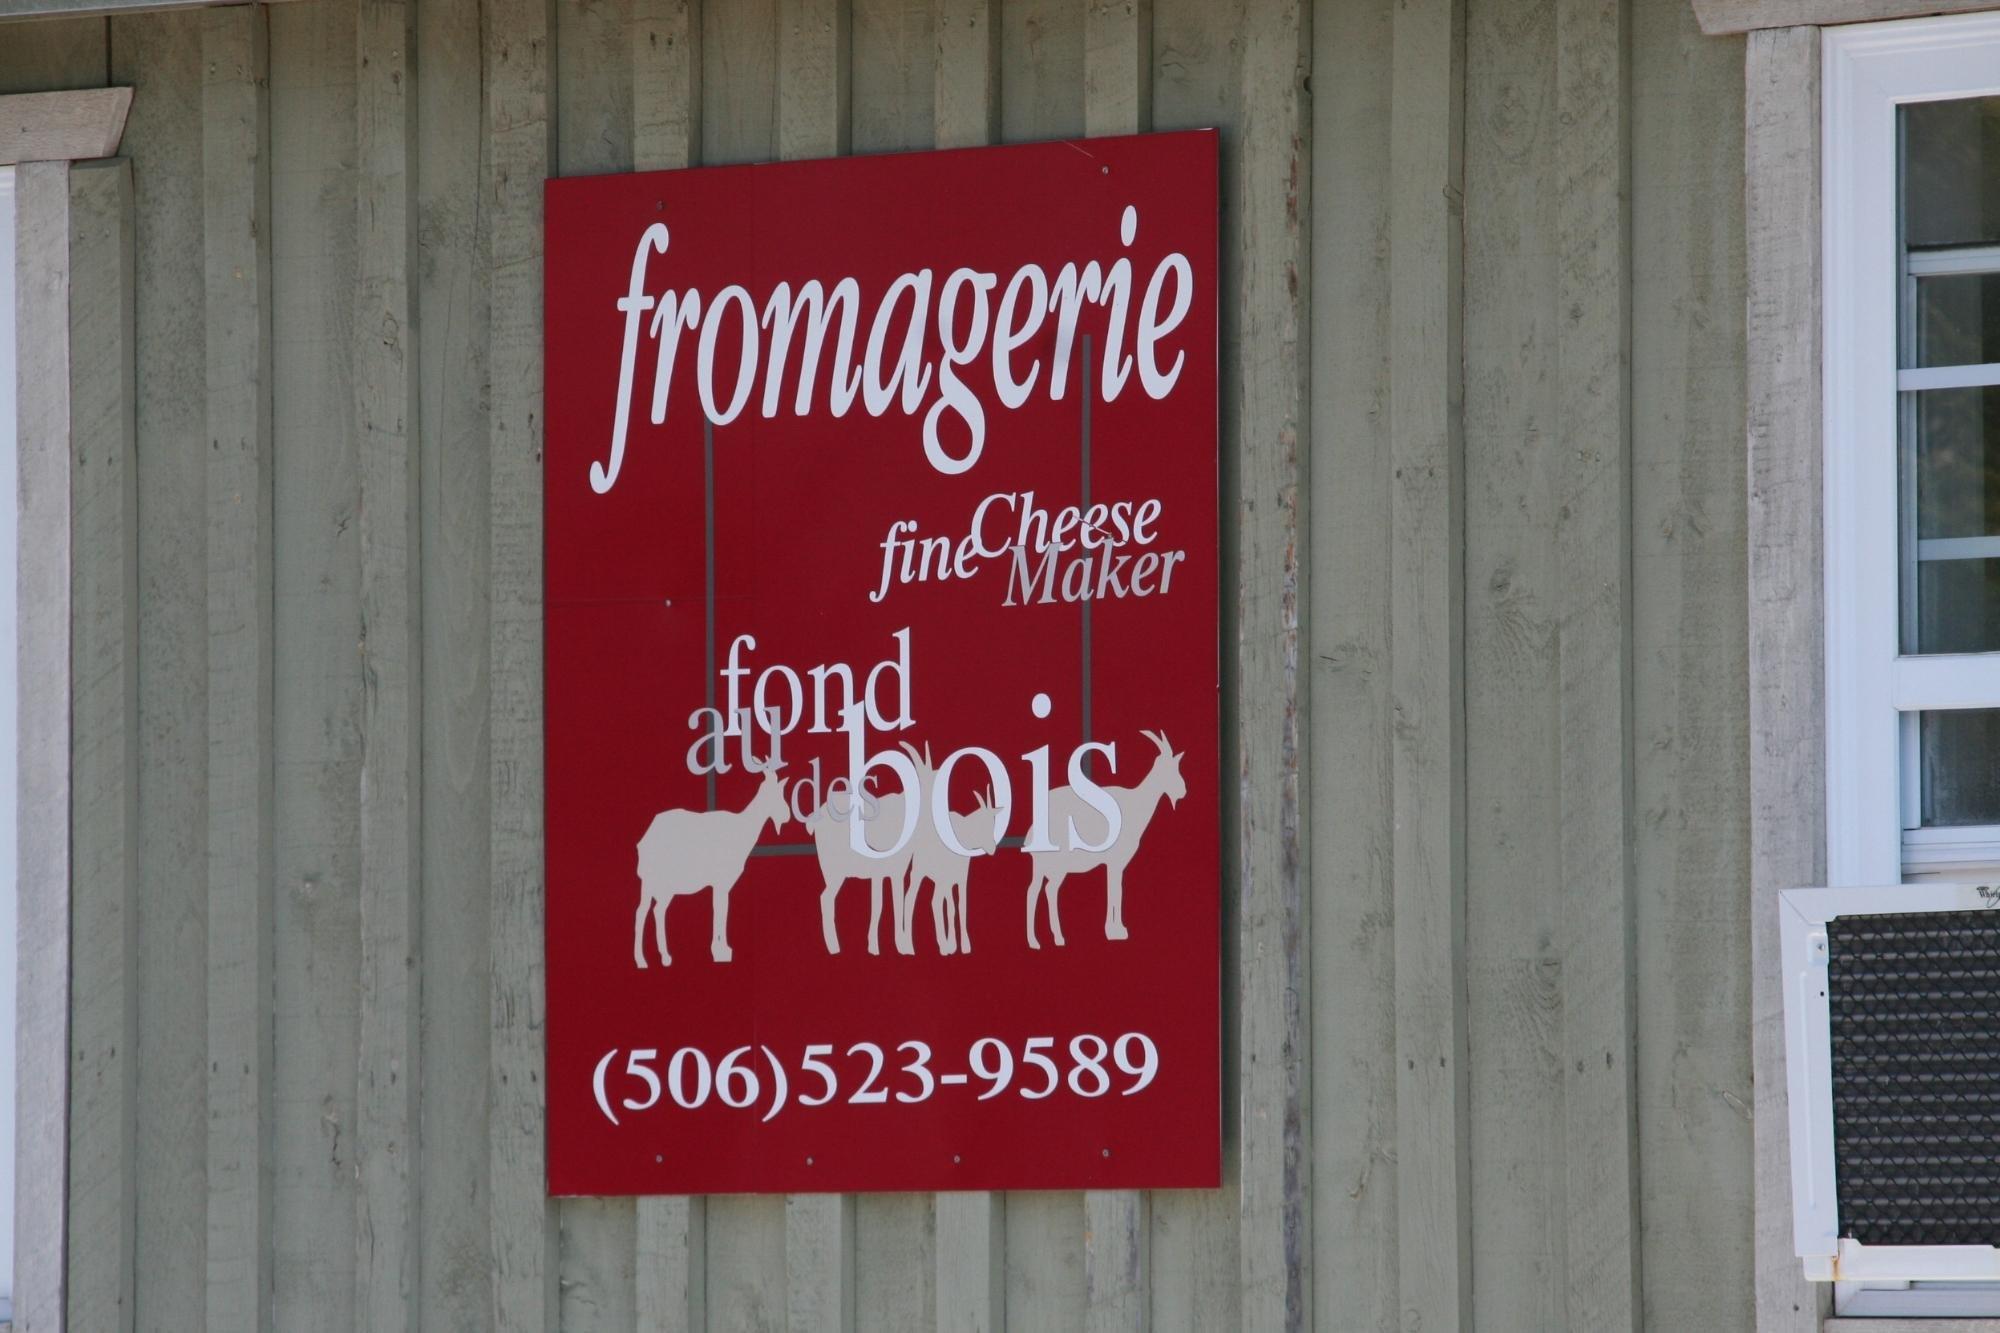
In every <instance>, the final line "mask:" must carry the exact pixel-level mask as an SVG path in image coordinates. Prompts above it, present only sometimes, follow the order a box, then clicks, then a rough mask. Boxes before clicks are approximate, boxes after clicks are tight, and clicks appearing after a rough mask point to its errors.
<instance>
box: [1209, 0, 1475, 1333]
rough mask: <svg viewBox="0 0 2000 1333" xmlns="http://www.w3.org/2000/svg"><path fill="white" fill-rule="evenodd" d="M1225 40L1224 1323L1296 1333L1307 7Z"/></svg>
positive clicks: (1308, 1272)
mask: <svg viewBox="0 0 2000 1333" xmlns="http://www.w3.org/2000/svg"><path fill="white" fill-rule="evenodd" d="M1239 34H1240V35H1239V36H1238V38H1237V41H1238V42H1239V43H1240V50H1241V53H1242V54H1241V62H1242V63H1241V68H1242V69H1243V70H1246V71H1254V73H1253V74H1250V75H1248V76H1246V77H1244V78H1243V79H1242V80H1241V84H1240V87H1239V89H1238V92H1237V99H1238V100H1237V106H1236V126H1237V129H1236V133H1235V135H1234V136H1233V138H1230V139H1225V141H1224V144H1225V147H1224V153H1223V163H1224V171H1225V181H1226V185H1225V196H1224V202H1223V209H1224V216H1225V217H1230V216H1233V217H1234V219H1235V224H1234V226H1233V227H1229V228H1226V229H1225V231H1224V233H1223V235H1224V242H1223V244H1224V247H1225V258H1224V261H1223V272H1224V274H1225V275H1229V274H1234V277H1235V281H1234V284H1233V285H1234V292H1233V293H1232V295H1233V297H1234V300H1233V302H1232V304H1233V305H1234V310H1233V311H1232V312H1230V313H1229V314H1226V315H1225V316H1224V318H1223V329H1224V330H1225V333H1224V344H1223V346H1224V352H1223V355H1224V357H1225V358H1229V357H1231V356H1232V355H1233V358H1234V364H1233V366H1228V368H1227V369H1226V370H1225V374H1224V383H1225V385H1226V384H1227V383H1228V381H1229V379H1230V378H1231V377H1234V378H1235V380H1236V383H1237V385H1238V388H1237V389H1236V391H1235V392H1234V393H1233V394H1232V393H1231V392H1230V391H1229V390H1228V389H1227V388H1226V387H1225V389H1224V392H1223V402H1224V404H1225V411H1230V412H1231V413H1232V419H1230V420H1228V421H1227V422H1226V424H1225V425H1224V428H1223V441H1224V454H1225V457H1224V460H1223V464H1222V470H1223V476H1224V478H1225V479H1226V480H1225V484H1224V486H1223V490H1222V514H1223V517H1222V523H1223V528H1222V531H1223V533H1224V534H1225V543H1226V544H1227V538H1228V534H1230V533H1231V531H1232V529H1233V532H1234V536H1235V541H1234V543H1233V545H1234V548H1235V549H1234V557H1235V558H1234V563H1233V569H1232V573H1233V575H1234V580H1233V581H1234V587H1233V588H1230V589H1229V591H1228V592H1226V593H1225V597H1227V598H1228V601H1229V604H1232V605H1233V606H1234V608H1235V612H1236V624H1235V627H1234V628H1235V640H1234V642H1233V643H1232V642H1229V641H1227V640H1225V642H1224V645H1223V657H1224V661H1225V664H1226V665H1225V667H1224V673H1223V681H1224V688H1223V716H1224V717H1225V718H1232V719H1233V723H1234V725H1233V726H1232V725H1230V723H1229V722H1225V724H1224V728H1223V736H1224V738H1225V739H1224V747H1225V748H1224V755H1225V764H1227V763H1228V762H1230V761H1232V760H1233V762H1234V765H1235V776H1234V778H1233V780H1231V779H1229V778H1227V777H1225V782H1227V783H1228V784H1229V785H1231V786H1234V787H1235V788H1236V792H1237V794H1238V804H1237V807H1236V810H1235V816H1236V818H1235V820H1234V829H1235V832H1236V838H1235V846H1234V851H1235V866H1234V867H1233V869H1234V871H1235V876H1234V878H1235V887H1236V899H1237V901H1236V906H1237V915H1236V931H1237V936H1236V958H1237V964H1236V969H1235V970H1236V973H1237V976H1236V979H1235V985H1236V1015H1235V1016H1236V1049H1237V1062H1238V1068H1239V1072H1238V1075H1237V1079H1236V1089H1235V1096H1236V1098H1237V1123H1238V1150H1237V1158H1236V1163H1235V1165H1236V1168H1237V1170H1236V1173H1235V1174H1236V1188H1237V1210H1238V1215H1239V1217H1240V1218H1241V1238H1240V1243H1239V1246H1238V1250H1237V1261H1238V1268H1237V1277H1238V1281H1239V1283H1240V1285H1241V1291H1240V1302H1241V1303H1240V1305H1239V1308H1238V1319H1237V1324H1238V1326H1239V1327H1242V1328H1257V1329H1303V1328H1310V1327H1311V1326H1312V1322H1313V1271H1312V1261H1311V1257H1310V1256H1311V1254H1312V1132H1311V1119H1312V1117H1311V1107H1310V1094H1311V1087H1312V1037H1311V1015H1312V950H1311V942H1312V849H1311V832H1310V828H1309V826H1308V818H1309V816H1308V814H1307V812H1308V811H1310V810H1311V808H1312V800H1311V793H1310V786H1311V781H1310V767H1309V765H1308V763H1307V758H1306V738H1307V737H1308V736H1309V735H1310V730H1311V729H1310V723H1309V712H1310V708H1309V705H1310V693H1311V687H1310V679H1311V676H1310V669H1309V667H1308V666H1307V665H1306V663H1307V662H1308V661H1309V654H1308V652H1307V650H1306V648H1305V644H1306V633H1305V630H1304V626H1303V624H1302V622H1301V619H1300V615H1301V610H1302V608H1303V607H1305V606H1306V605H1308V604H1309V601H1310V593H1311V590H1310V587H1309V582H1310V570H1311V567H1312V565H1311V555H1310V552H1309V550H1308V543H1309V542H1310V540H1311V525H1310V522H1309V507H1310V498H1309V497H1310V490H1311V458H1312V449H1311V442H1310V434H1311V420H1310V417H1309V409H1308V404H1309V403H1310V401H1311V371H1310V366H1311V358H1310V357H1309V356H1306V355H1303V354H1302V349H1304V348H1306V347H1308V346H1309V345H1310V342H1311V337H1312V324H1311V309H1310V307H1311V300H1310V292H1311V290H1312V242H1311V227H1310V217H1309V215H1310V212H1311V173H1312V111H1311V98H1310V96H1309V94H1308V93H1307V91H1306V88H1307V83H1308V80H1309V78H1310V75H1311V73H1312V7H1311V6H1310V5H1308V4H1306V3H1304V2H1303V0H1284V2H1282V3H1272V4H1258V5H1251V6H1248V7H1247V8H1246V10H1245V13H1244V17H1243V19H1242V20H1241V26H1240V29H1239ZM1223 281H1224V282H1225V284H1227V283H1229V281H1230V279H1229V277H1227V276H1225V278H1224V279H1223ZM1224 290H1225V291H1228V290H1229V288H1228V287H1227V286H1225V288H1224ZM1232 343H1233V344H1234V345H1233V347H1232V346H1231V344H1232ZM1225 365H1228V363H1227V361H1225ZM1231 479H1233V481H1234V485H1233V486H1232V485H1230V484H1228V481H1229V480H1231ZM1227 558H1228V557H1225V559H1227ZM1232 661H1233V665H1234V670H1231V669H1230V667H1229V665H1227V664H1228V663H1231V662H1232ZM1232 687H1233V688H1232ZM1232 741H1233V742H1234V751H1235V752H1234V754H1233V755H1231V754H1230V753H1229V745H1230V742H1232ZM1224 771H1225V774H1226V773H1227V772H1228V769H1227V768H1226V767H1225V770H1224ZM1230 826H1231V824H1230V821H1229V819H1228V818H1227V816H1225V819H1224V827H1225V829H1227V828H1229V827H1230ZM1227 845H1228V844H1227V843H1225V846H1227ZM1227 873H1228V872H1227V871H1225V874H1227ZM1226 975H1227V974H1226V973H1225V976H1226ZM1224 984H1225V985H1227V984H1228V983H1227V981H1225V983H1224ZM1443 1326H1444V1325H1442V1324H1439V1325H1436V1327H1443ZM1425 1327H1427V1328H1428V1327H1432V1325H1430V1324H1428V1323H1427V1324H1426V1325H1425Z"/></svg>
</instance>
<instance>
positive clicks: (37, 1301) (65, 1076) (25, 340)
mask: <svg viewBox="0 0 2000 1333" xmlns="http://www.w3.org/2000/svg"><path fill="white" fill-rule="evenodd" d="M69 176H70V168H69V164H68V163H66V162H35V163H29V164H27V165H25V166H22V167H21V168H19V169H18V170H17V171H16V172H15V173H14V237H15V240H14V257H13V264H14V319H15V325H14V330H15V349H16V350H15V362H14V377H15V378H14V384H15V397H14V403H15V411H16V413H17V415H16V418H15V424H16V432H17V434H16V440H17V445H16V448H17V450H18V453H19V459H18V469H19V471H18V474H17V475H18V477H19V483H20V492H19V506H20V508H19V511H18V512H19V516H20V530H19V534H18V545H17V547H16V550H17V552H18V555H19V565H18V571H17V575H16V584H15V586H16V589H17V593H18V597H19V601H18V604H17V606H18V613H19V625H20V641H19V645H18V652H19V675H18V676H17V678H16V679H17V680H18V682H19V689H20V703H19V718H20V727H19V731H18V732H17V733H16V736H17V744H18V745H19V747H20V751H19V754H18V756H17V757H16V763H17V764H18V768H17V769H16V786H15V792H16V810H17V820H18V822H17V824H16V834H15V836H16V855H17V857H18V861H17V870H18V879H17V881H16V882H17V885H18V895H19V896H18V898H17V900H16V901H17V906H16V917H15V923H16V924H15V937H16V940H17V941H18V943H17V951H16V958H17V960H18V961H17V964H16V967H17V971H16V973H15V987H16V989H15V994H16V996H17V1000H16V1007H15V1013H14V1032H15V1046H14V1060H15V1077H16V1079H17V1080H18V1081H17V1082H16V1083H15V1086H14V1110H15V1120H14V1172H15V1174H14V1268H13V1278H14V1292H13V1296H14V1323H15V1325H16V1326H17V1327H18V1328H20V1329H21V1330H22V1333H30V1330H32V1333H56V1331H57V1330H59V1329H62V1328H64V1327H65V1326H66V1325H65V1322H64V1321H65V1319H66V1317H67V1311H66V1291H67V1286H66V1284H67V1276H68V1273H67V1266H66V1258H65V1246H66V1242H67V1238H68V1221H69V1218H68V1194H67V1190H66V1188H65V1178H66V1175H67V1171H68V1165H69V1134H68V1126H67V1123H66V1114H67V1110H68V1099H69V993H70V872H71V863H70V839H69V832H70V778H71V769H70V762H71V756H70V723H69V716H70V697H71V696H70V608H69V598H70V587H71V582H70V580H71V571H70V495H69V487H70V430H71V421H70V400H69V387H70V374H69V370H70V345H69V318H70V294H69V246H70V217H69V213H70V192H69Z"/></svg>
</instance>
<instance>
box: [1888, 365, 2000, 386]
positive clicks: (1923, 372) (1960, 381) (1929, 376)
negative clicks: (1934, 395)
mask: <svg viewBox="0 0 2000 1333" xmlns="http://www.w3.org/2000/svg"><path fill="white" fill-rule="evenodd" d="M1989 384H2000V361H1989V362H1987V363H1986V364H1985V365H1974V366H1923V367H1920V368H1918V369H1914V370H1899V371H1897V372H1896V387H1897V388H1898V389H1901V390H1902V391H1903V392H1904V393H1912V392H1917V391H1920V390H1923V389H1980V388H1984V387H1986V386H1987V385H1989Z"/></svg>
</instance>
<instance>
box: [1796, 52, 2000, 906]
mask: <svg viewBox="0 0 2000 1333" xmlns="http://www.w3.org/2000/svg"><path fill="white" fill-rule="evenodd" d="M1821 51H1822V62H1823V65H1822V78H1823V82H1822V85H1821V86H1822V88H1823V90H1824V94H1823V112H1822V114H1823V117H1824V119H1823V121H1822V136H1821V151H1822V163H1821V166H1822V172H1823V174H1822V178H1821V179H1822V191H1823V192H1822V201H1823V208H1822V214H1821V216H1822V228H1823V237H1822V239H1823V244H1824V252H1823V253H1824V265H1825V266H1824V269H1823V271H1822V278H1821V294H1822V301H1821V305H1822V310H1823V312H1824V320H1825V325H1824V337H1825V343H1824V353H1823V354H1824V371H1825V373H1824V376H1823V383H1824V409H1825V412H1824V419H1823V421H1824V438H1825V447H1826V470H1825V488H1826V491H1825V505H1826V509H1825V514H1826V528H1825V548H1824V549H1825V589H1824V592H1825V598H1826V603H1825V605H1826V620H1825V624H1826V745H1827V754H1826V786H1827V791H1826V802H1827V879H1828V883H1830V884H1833V885H1861V884H1882V883H1896V882H1900V881H1902V880H1904V879H1905V878H1906V877H1907V876H1908V875H1910V874H1923V873H1949V872H1955V871H1965V870H1969V869H1974V868H1989V869H1990V868H1992V867H1994V866H1996V865H2000V825H1994V826H1990V827H1984V828H1951V829H1915V828H1909V827H1908V826H1910V825H1914V824H1915V823H1916V822H1917V821H1916V818H1915V815H1916V804H1917V802H1916V795H1917V793H1916V783H1917V777H1918V771H1917V757H1916V726H1915V715H1916V714H1917V713H1918V712H1920V711H1935V710H1948V709H1960V708H2000V653H1963V654H1929V655H1924V656H1904V655H1903V654H1902V653H1901V637H1902V635H1901V628H1902V627H1901V610H1900V608H1901V605H1902V598H1901V595H1900V594H1901V589H1900V584H1901V580H1902V569H1903V561H1902V559H1901V552H1900V549H1899V542H1900V539H1901V538H1900V531H1901V530H1900V527H1899V524H1898V503H1899V500H1898V497H1899V494H1900V493H1901V488H1900V487H1899V485H1898V477H1897V472H1898V466H1899V458H1900V450H1899V448H1898V441H1899V439H1900V422H1899V419H1898V415H1899V412H1900V410H1901V408H1900V403H1899V399H1898V397H1897V394H1898V390H1899V389H1904V388H1909V389H1914V388H1919V387H1923V386H1926V385H1933V384H1935V385H1939V386H1942V385H1944V384H1947V383H1959V382H1972V381H1975V380H1980V376H1979V375H1977V374H1973V375H1970V376H1968V373H1967V372H1966V371H1965V370H1963V369H1958V368H1952V369H1947V370H1943V371H1939V370H1924V371H1906V370H1900V369H1899V349H1898V344H1899V336H1898V335H1899V318H1900V312H1901V305H1900V302H1899V295H1900V293H1899V285H1900V283H1901V282H1902V281H1903V280H1904V275H1902V274H1900V273H1898V271H1897V267H1898V266H1897V263H1896V256H1897V255H1898V254H1899V252H1900V247H1899V244H1898V231H1897V211H1896V210H1897V200H1898V189H1897V151H1896V134H1897V126H1896V112H1897V108H1898V107H1900V106H1903V105H1906V104H1908V103H1912V102H1928V101H1945V100H1952V99H1958V98H1969V97H1988V96H1996V95H2000V13H1984V14H1966V15H1955V16H1950V17H1941V18H1922V19H1905V20H1899V21H1896V22H1890V23H1874V24H1858V25H1855V26H1852V27H1845V28H1836V29H1829V30H1827V31H1826V33H1825V34H1824V37H1823V40H1822V46H1821ZM1982 382H1983V381H1982ZM1906 829H1907V830H1908V831H1907V832H1906Z"/></svg>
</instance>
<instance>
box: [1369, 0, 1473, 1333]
mask: <svg viewBox="0 0 2000 1333" xmlns="http://www.w3.org/2000/svg"><path fill="white" fill-rule="evenodd" d="M1393 47H1394V50H1393V63H1392V71H1391V84H1390V88H1391V92H1390V97H1391V107H1392V114H1393V115H1394V117H1395V122H1396V133H1395V136H1394V141H1393V145H1394V146H1393V150H1392V154H1391V159H1390V178H1391V183H1390V204H1389V210H1390V212H1389V220H1390V235H1391V236H1393V237H1394V238H1395V240H1394V243H1393V244H1392V246H1391V250H1390V270H1389V271H1390V284H1391V285H1390V313H1389V333H1390V419H1391V430H1392V432H1393V435H1392V443H1391V449H1392V455H1391V456H1392V459H1393V462H1394V470H1395V471H1394V482H1393V485H1392V487H1391V491H1390V523H1391V560H1392V563H1391V576H1390V589H1391V594H1392V616H1391V622H1390V624H1391V636H1392V640H1391V654H1390V680H1391V685H1390V689H1391V697H1392V699H1393V706H1394V709H1395V716H1396V732H1395V735H1396V742H1395V747H1394V751H1393V760H1392V765H1391V783H1392V791H1393V793H1394V800H1395V809H1396V831H1395V840H1394V850H1393V864H1394V867H1395V869H1394V876H1395V891H1394V892H1395V899H1394V903H1395V954H1396V963H1395V977H1396V1065H1397V1069H1396V1144H1397V1155H1396V1188H1397V1234H1398V1238H1399V1243H1400V1244H1399V1248H1400V1252H1399V1255H1398V1273H1397V1276H1398V1281H1399V1286H1400V1291H1401V1310H1402V1316H1401V1323H1402V1324H1403V1325H1404V1326H1405V1327H1409V1326H1416V1327H1420V1328H1458V1327H1464V1326H1465V1325H1466V1324H1467V1323H1468V1322H1470V1320H1471V1317H1472V1306H1471V1298H1472V1290H1471V1287H1472V1274H1471V1260H1472V1253H1471V1243H1470V1237H1469V1235H1468V1231H1469V1218H1470V1201H1469V1200H1468V1198H1467V1177H1468V1173H1469V1166H1468V1152H1469V1146H1470V1145H1469V1138H1470V1130H1469V1124H1468V1120H1469V1112H1470V1108H1469V1105H1468V1102H1469V1097H1468V1088H1467V1077H1468V1072H1469V1071H1468V1059H1467V1054H1468V1053H1467V1049H1466V1016H1465V979H1464V978H1465V970H1464V965H1463V959H1464V956H1465V953H1464V951H1465V845H1464V835H1465V735H1464V727H1465V697H1464V689H1465V686H1464V679H1463V670H1464V660H1465V659H1464V650H1465V626H1464V612H1463V607H1464V589H1463V584H1462V579H1463V564H1462V556H1461V552H1462V550H1463V542H1464V535H1465V521H1464V509H1465V486H1464V482H1465V478H1464V462H1465V460H1464V450H1463V444H1464V441H1463V438H1462V435H1461V429H1462V427H1461V422H1460V419H1459V408H1460V402H1461V398H1460V395H1461V383H1460V375H1461V362H1460V345H1461V344H1460V339H1461V334H1462V324H1461V321H1462V318H1463V312H1462V309H1461V305H1460V294H1461V268H1460V264H1461V260H1460V247H1461V236H1462V228H1463V221H1462V216H1461V208H1462V200H1463V197H1464V196H1463V184H1462V182H1463V162H1462V148H1463V127H1462V123H1461V107H1462V98H1463V69H1464V60H1465V10H1464V4H1463V0H1411V3H1408V4H1404V5H1401V6H1399V7H1398V8H1397V11H1396V17H1395V27H1394V33H1393Z"/></svg>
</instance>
